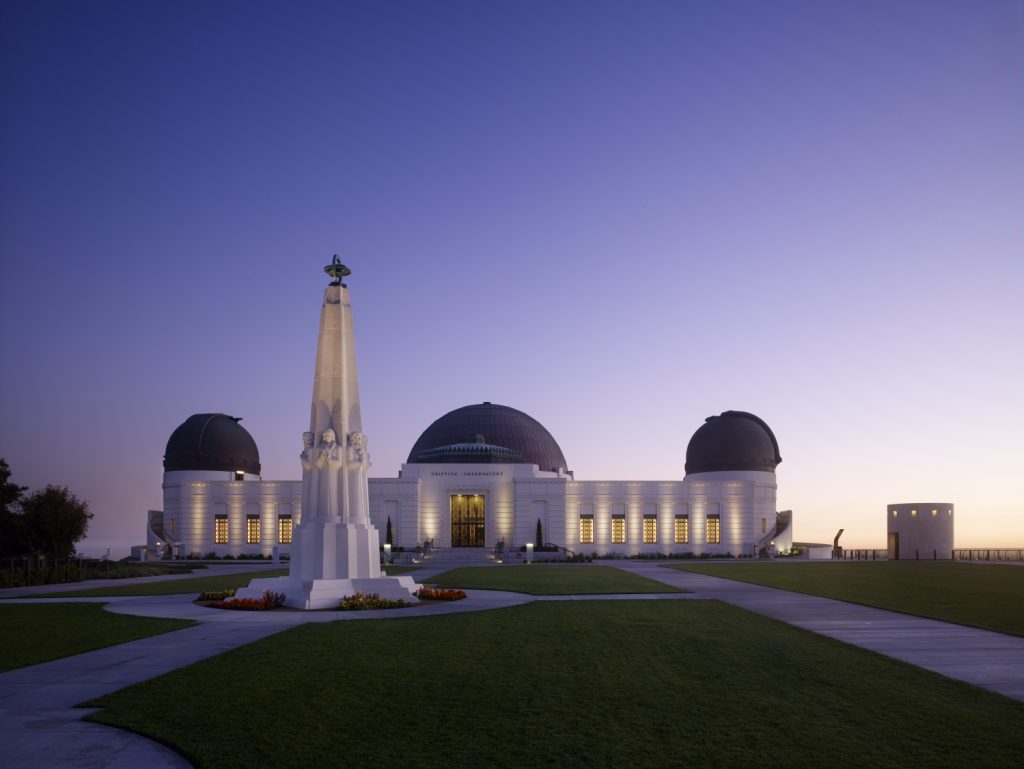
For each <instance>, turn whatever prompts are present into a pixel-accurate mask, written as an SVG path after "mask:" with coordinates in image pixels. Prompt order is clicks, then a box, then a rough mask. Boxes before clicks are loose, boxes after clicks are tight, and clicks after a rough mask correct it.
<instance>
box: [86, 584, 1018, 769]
mask: <svg viewBox="0 0 1024 769" xmlns="http://www.w3.org/2000/svg"><path fill="white" fill-rule="evenodd" d="M88 704H90V705H99V706H101V707H103V708H104V710H101V711H98V712H97V713H95V714H93V715H90V716H88V718H89V719H90V720H94V721H99V722H101V723H106V724H113V725H115V726H120V727H123V728H127V729H130V730H133V731H137V732H140V733H142V734H145V735H148V736H150V737H153V738H155V739H157V740H159V741H160V742H164V743H166V744H169V745H171V746H173V747H175V748H176V749H178V750H179V751H180V752H181V753H182V754H183V755H184V756H185V757H186V758H187V759H188V760H189V761H191V762H192V763H193V764H194V765H195V766H197V767H200V769H204V768H205V769H212V768H213V767H223V768H225V769H228V768H231V767H252V766H274V767H278V769H289V768H290V767H296V769H298V768H300V767H301V768H302V769H305V768H306V767H310V766H358V767H378V766H379V767H392V766H402V767H444V768H445V769H449V768H452V767H455V768H457V767H473V768H474V769H475V768H476V767H541V766H543V767H565V768H568V767H587V768H588V769H590V768H591V767H620V766H622V767H626V766H628V767H665V766H679V767H683V766H686V767H752V766H770V767H808V769H811V768H813V769H817V768H818V767H820V766H822V765H823V764H827V765H828V766H829V767H871V768H872V769H885V768H886V767H898V768H899V769H904V768H905V767H910V766H912V767H915V768H924V767H928V768H932V767H936V768H937V767H955V768H956V769H962V767H965V766H976V767H986V769H998V768H999V767H1014V769H1016V767H1017V766H1019V763H1020V756H1021V755H1022V754H1024V705H1022V704H1021V703H1019V702H1015V701H1013V700H1010V699H1007V698H1004V697H1000V696H998V695H995V694H990V693H988V692H985V691H983V690H981V689H977V688H974V687H972V686H969V685H967V684H963V683H960V682H957V681H953V680H951V679H947V678H943V677H941V676H938V675H935V674H933V673H929V672H927V671H923V670H920V669H918V668H914V667H912V666H909V665H905V664H903V663H899V662H896V661H893V660H890V659H888V658H885V657H882V656H879V655H876V654H872V653H871V652H867V651H864V650H862V649H858V648H855V647H852V646H847V645H844V644H841V643H838V642H836V641H832V640H830V639H828V638H824V637H822V636H817V635H814V634H812V633H807V632H804V631H801V630H799V629H796V628H793V627H790V626H788V625H785V624H782V623H779V622H774V621H772V620H769V619H767V618H764V617H760V616H758V615H755V614H752V613H749V612H745V611H743V610H742V609H738V608H735V607H731V606H728V605H725V604H721V603H718V602H715V601H658V600H654V601H636V602H630V601H602V600H596V601H585V602H580V601H574V602H544V603H533V604H528V605H524V606H518V607H514V608H510V609H501V610H496V611H489V612H481V613H473V614H459V615H450V616H446V617H424V618H409V619H392V620H368V621H362V622H333V623H328V624H309V625H304V626H301V627H298V628H295V629H293V630H289V631H286V632H284V633H281V634H278V635H275V636H272V637H270V638H267V639H264V640H262V641H258V642H256V643H253V644H250V645H248V646H245V647H242V648H239V649H236V650H234V651H230V652H227V653H226V654H222V655H219V656H217V657H214V658H211V659H209V660H206V661H203V662H200V663H198V664H196V665H192V666H191V667H188V668H184V669H182V670H179V671H175V672H172V673H170V674H167V675H164V676H161V677H159V678H155V679H153V680H151V681H147V682H144V683H141V684H137V685H135V686H132V687H129V688H127V689H123V690H121V691H119V692H116V693H114V694H111V695H108V696H105V697H103V698H101V699H100V700H98V701H96V702H93V703H88Z"/></svg>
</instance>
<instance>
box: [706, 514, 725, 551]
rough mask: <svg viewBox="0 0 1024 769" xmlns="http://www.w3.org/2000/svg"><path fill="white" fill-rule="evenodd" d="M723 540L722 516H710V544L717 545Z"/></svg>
mask: <svg viewBox="0 0 1024 769" xmlns="http://www.w3.org/2000/svg"><path fill="white" fill-rule="evenodd" d="M721 541H722V516H720V515H709V516H708V544H709V545H717V544H719V543H720V542H721Z"/></svg>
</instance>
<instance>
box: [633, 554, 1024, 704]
mask: <svg viewBox="0 0 1024 769" xmlns="http://www.w3.org/2000/svg"><path fill="white" fill-rule="evenodd" d="M615 565H616V566H617V567H619V568H622V569H624V570H626V571H630V572H633V573H634V574H640V575H642V576H645V577H650V578H651V579H657V580H660V581H662V582H667V583H668V584H670V585H675V586H676V587H681V588H685V589H686V590H692V591H694V592H695V593H696V594H697V595H699V596H700V597H702V598H717V599H718V600H720V601H724V602H726V603H731V604H733V605H734V606H740V607H742V608H744V609H748V610H750V611H753V612H756V613H758V614H763V615H765V616H767V617H771V618H773V619H777V620H781V621H783V622H787V623H789V624H790V625H796V626H797V627H801V628H804V629H806V630H811V631H813V632H815V633H820V634H821V635H826V636H829V637H830V638H835V639H838V640H840V641H844V642H846V643H849V644H853V645H855V646H861V647H863V648H865V649H870V650H872V651H876V652H879V653H880V654H885V655H886V656H888V657H895V658H896V659H898V660H903V661H904V662H909V663H911V664H912V665H917V666H918V667H922V668H925V669H926V670H933V671H935V672H936V673H941V674H942V675H944V676H949V677H950V678H958V679H960V680H961V681H967V682H968V683H971V684H974V685H975V686H980V687H981V688H983V689H989V690H991V691H994V692H998V693H1000V694H1004V695H1006V696H1007V697H1013V698H1014V699H1017V700H1022V701H1024V638H1020V637H1018V636H1012V635H1006V634H1004V633H994V632H992V631H991V630H980V629H978V628H972V627H966V626H964V625H954V624H951V623H949V622H939V621H938V620H933V619H924V618H923V617H914V616H912V615H909V614H901V613H899V612H894V611H886V610H884V609H874V608H872V607H870V606H861V605H860V604H854V603H846V602H845V601H836V600H833V599H831V598H820V597H818V596H813V595H805V594H803V593H791V592H789V591H787V590H778V589H776V588H771V587H763V586H761V585H752V584H749V583H747V582H739V581H736V580H731V579H721V578H719V577H709V576H705V575H703V574H695V573H693V572H684V571H678V570H676V569H666V568H663V567H660V566H657V565H656V564H653V563H650V562H644V561H623V562H616V563H615ZM722 571H723V573H728V564H725V565H723V567H722Z"/></svg>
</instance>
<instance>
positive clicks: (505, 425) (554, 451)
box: [407, 403, 568, 472]
mask: <svg viewBox="0 0 1024 769" xmlns="http://www.w3.org/2000/svg"><path fill="white" fill-rule="evenodd" d="M442 449H443V450H442ZM407 461H408V462H410V463H420V464H425V463H428V462H466V463H467V464H469V463H474V462H485V463H492V462H507V463H510V464H511V463H526V464H530V465H537V466H538V467H539V468H540V469H541V470H547V471H551V472H557V471H558V469H559V468H561V469H563V470H567V469H568V466H567V464H566V461H565V457H564V456H563V455H562V450H561V449H560V448H559V447H558V444H557V443H555V439H554V438H552V437H551V433H549V432H548V431H547V430H546V429H544V425H542V424H541V423H540V422H538V421H537V420H536V419H534V418H533V417H531V416H530V415H529V414H524V413H523V412H522V411H517V410H516V409H513V408H509V407H508V406H499V405H497V404H494V403H481V404H477V405H473V406H463V407H462V408H461V409H455V411H449V412H448V413H447V414H445V415H444V416H443V417H441V418H440V419H438V420H437V421H436V422H434V423H433V424H432V425H431V426H430V427H428V428H427V429H426V430H424V431H423V435H421V436H420V437H419V440H417V441H416V443H415V445H413V447H412V451H410V452H409V459H408V460H407Z"/></svg>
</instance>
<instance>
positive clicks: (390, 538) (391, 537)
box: [384, 515, 395, 545]
mask: <svg viewBox="0 0 1024 769" xmlns="http://www.w3.org/2000/svg"><path fill="white" fill-rule="evenodd" d="M384 542H386V543H387V544H389V545H393V544H395V532H394V531H393V530H392V529H391V516H390V515H389V516H388V528H387V533H386V534H385V535H384Z"/></svg>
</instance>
